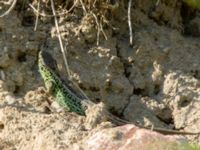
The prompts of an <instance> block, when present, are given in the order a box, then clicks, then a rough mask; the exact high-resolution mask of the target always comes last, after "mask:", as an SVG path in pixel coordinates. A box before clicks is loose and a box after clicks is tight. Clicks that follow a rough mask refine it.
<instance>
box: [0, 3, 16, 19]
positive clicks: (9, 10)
mask: <svg viewBox="0 0 200 150" xmlns="http://www.w3.org/2000/svg"><path fill="white" fill-rule="evenodd" d="M16 3H17V0H13V2H12V4H11V6H10V7H9V9H8V10H7V11H6V12H4V13H3V14H2V15H0V17H4V16H6V15H8V14H9V13H10V12H11V11H12V10H13V8H14V7H15V5H16Z"/></svg>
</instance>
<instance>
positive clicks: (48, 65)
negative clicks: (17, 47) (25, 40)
mask: <svg viewBox="0 0 200 150" xmlns="http://www.w3.org/2000/svg"><path fill="white" fill-rule="evenodd" d="M38 66H39V72H40V74H41V76H42V78H43V80H44V83H45V87H46V89H47V91H48V92H49V93H50V94H52V95H53V96H54V97H55V99H56V101H57V102H58V103H59V105H60V106H62V107H64V108H65V109H66V110H68V111H71V112H75V113H77V114H78V115H83V116H85V110H86V108H85V107H89V106H91V104H93V103H92V102H91V103H89V102H90V101H89V102H86V100H83V99H81V98H79V97H78V96H77V95H76V94H75V93H74V92H73V91H72V90H71V89H70V87H69V86H67V85H66V84H65V83H64V82H63V81H62V79H61V78H60V76H59V75H58V74H57V71H58V69H57V63H56V61H55V60H54V59H53V57H52V56H51V55H50V54H49V53H48V52H46V51H40V52H39V55H38ZM106 114H107V117H108V119H109V120H110V121H111V122H113V123H115V124H116V125H123V124H132V122H129V121H126V120H123V119H120V118H118V117H117V116H114V115H112V114H111V113H109V112H106ZM139 127H140V128H145V129H151V130H153V131H157V132H160V133H163V134H182V135H184V134H185V135H186V134H187V135H197V134H200V133H192V132H184V131H183V132H182V131H176V130H169V129H163V128H149V127H144V126H140V125H139Z"/></svg>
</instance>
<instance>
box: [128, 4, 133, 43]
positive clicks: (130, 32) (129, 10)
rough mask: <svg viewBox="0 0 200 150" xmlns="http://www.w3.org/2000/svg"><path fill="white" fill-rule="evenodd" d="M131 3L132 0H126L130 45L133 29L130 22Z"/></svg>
mask: <svg viewBox="0 0 200 150" xmlns="http://www.w3.org/2000/svg"><path fill="white" fill-rule="evenodd" d="M131 3H132V0H129V2H128V26H129V34H130V45H131V46H132V45H133V31H132V24H131Z"/></svg>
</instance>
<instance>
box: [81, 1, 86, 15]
mask: <svg viewBox="0 0 200 150" xmlns="http://www.w3.org/2000/svg"><path fill="white" fill-rule="evenodd" d="M80 2H81V5H82V8H83V11H84V12H85V14H87V10H86V8H85V5H84V3H83V1H82V0H80Z"/></svg>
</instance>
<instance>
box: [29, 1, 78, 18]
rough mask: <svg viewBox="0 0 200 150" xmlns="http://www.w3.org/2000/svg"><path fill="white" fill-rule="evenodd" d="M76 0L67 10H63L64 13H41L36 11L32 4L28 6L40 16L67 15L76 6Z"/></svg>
mask: <svg viewBox="0 0 200 150" xmlns="http://www.w3.org/2000/svg"><path fill="white" fill-rule="evenodd" d="M77 2H78V0H76V1H75V2H74V4H73V6H72V7H71V8H70V9H69V10H68V11H67V12H64V13H59V14H56V15H49V14H45V13H41V12H40V11H38V9H36V8H35V7H34V6H33V5H31V4H29V6H30V7H31V8H32V9H33V11H34V12H35V13H36V14H37V15H39V16H42V17H54V16H56V17H60V16H64V15H67V14H68V13H70V12H71V11H72V10H73V9H74V7H75V6H76V4H77Z"/></svg>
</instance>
